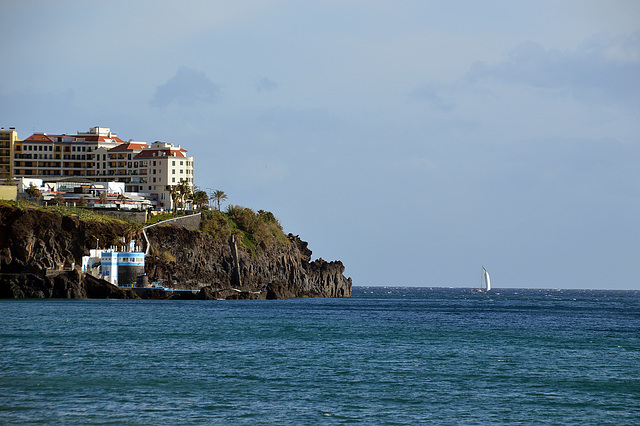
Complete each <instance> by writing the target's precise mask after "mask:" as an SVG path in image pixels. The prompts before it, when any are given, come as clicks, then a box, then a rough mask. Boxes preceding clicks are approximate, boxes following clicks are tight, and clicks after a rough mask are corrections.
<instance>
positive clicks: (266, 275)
mask: <svg viewBox="0 0 640 426" xmlns="http://www.w3.org/2000/svg"><path fill="white" fill-rule="evenodd" d="M146 233H147V236H148V239H149V242H150V250H149V255H148V256H147V257H146V260H145V261H146V268H145V269H146V270H145V272H146V273H147V275H148V277H149V281H150V282H155V281H159V282H162V283H163V284H164V285H165V286H166V287H173V288H180V289H188V290H193V292H185V293H180V294H179V295H178V293H177V292H176V293H170V292H158V291H138V292H133V291H127V290H120V289H117V288H115V287H113V286H110V285H109V284H107V283H106V282H104V281H102V280H96V279H94V278H93V277H90V276H87V275H85V274H82V273H78V272H77V269H78V267H79V265H81V262H82V256H86V255H88V254H89V250H90V249H91V248H96V247H98V246H99V247H100V248H104V247H110V246H113V245H120V244H123V238H124V240H125V241H129V240H130V239H134V238H135V239H138V240H139V241H143V240H144V238H143V235H142V230H141V229H140V228H139V227H135V226H133V225H130V224H128V223H126V222H121V221H113V220H111V221H104V222H101V221H100V222H98V221H87V220H81V219H80V218H78V217H73V216H63V215H61V214H57V213H54V212H50V211H47V210H43V209H35V208H22V209H21V208H16V207H15V206H10V205H7V204H0V297H5V298H6V297H67V298H87V297H89V298H92V297H109V298H140V297H142V298H169V297H171V298H177V297H179V298H185V297H192V298H201V299H212V298H257V299H264V298H269V299H281V298H288V297H304V296H307V297H349V296H350V295H351V279H350V278H346V277H345V276H344V275H343V273H344V266H343V264H342V263H341V262H339V261H335V262H326V261H324V260H322V259H318V260H315V261H311V251H310V250H309V249H308V248H307V243H306V242H304V241H302V240H300V238H298V237H297V236H293V235H291V234H290V235H289V236H288V242H287V243H280V244H274V245H271V246H269V247H261V248H259V249H253V250H249V249H247V248H245V247H244V246H243V245H242V244H239V243H238V242H237V241H235V239H234V238H229V239H226V238H225V239H220V238H212V237H210V236H208V235H206V234H204V233H202V232H200V231H189V230H186V229H183V228H178V227H173V226H156V227H153V228H148V229H147V231H146ZM61 269H71V271H67V272H60V270H61ZM189 295H191V296H189Z"/></svg>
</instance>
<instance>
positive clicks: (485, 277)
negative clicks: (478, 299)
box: [473, 266, 491, 293]
mask: <svg viewBox="0 0 640 426" xmlns="http://www.w3.org/2000/svg"><path fill="white" fill-rule="evenodd" d="M489 290H491V277H489V273H488V272H487V270H486V269H484V266H483V267H482V275H481V276H480V288H474V289H473V291H475V292H477V293H488V292H489Z"/></svg>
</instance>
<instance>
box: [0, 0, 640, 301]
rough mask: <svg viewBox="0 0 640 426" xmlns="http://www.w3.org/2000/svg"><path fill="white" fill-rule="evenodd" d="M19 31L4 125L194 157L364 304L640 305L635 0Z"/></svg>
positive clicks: (68, 6) (200, 14)
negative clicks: (544, 291)
mask: <svg viewBox="0 0 640 426" xmlns="http://www.w3.org/2000/svg"><path fill="white" fill-rule="evenodd" d="M0 14H1V15H2V16H3V22H2V24H0V54H1V57H2V67H0V125H1V126H3V127H5V128H7V127H16V129H17V131H18V136H19V137H20V138H22V139H24V138H27V137H28V136H30V135H31V134H32V133H34V132H47V133H52V134H56V133H57V134H60V133H67V134H73V133H76V132H78V131H87V130H88V129H89V128H90V127H94V126H101V127H109V128H111V130H112V131H113V132H115V133H117V134H118V136H119V137H120V138H122V139H123V140H129V139H133V140H136V141H146V142H148V143H151V142H154V141H157V140H160V141H166V142H173V143H174V144H176V145H178V144H179V145H181V146H182V147H184V148H186V149H187V150H188V152H189V154H190V155H193V156H194V157H195V183H196V185H197V186H198V187H199V188H202V189H205V190H207V191H210V190H214V189H219V190H222V191H224V192H225V193H226V194H227V195H228V197H229V199H228V202H229V203H231V204H234V205H242V206H245V207H250V208H253V209H254V210H259V209H262V210H268V211H271V212H273V213H274V214H275V215H276V217H278V219H279V220H280V222H281V223H282V225H283V227H284V230H285V232H290V233H293V234H294V235H300V237H301V238H302V239H303V240H305V241H308V242H309V248H310V249H311V250H312V251H313V257H314V258H323V259H325V260H328V261H331V260H341V261H342V262H343V263H344V264H345V267H346V270H345V275H346V276H349V277H351V278H352V279H353V284H354V285H357V286H434V287H436V286H437V287H448V286H452V287H477V286H478V285H479V284H480V272H481V268H482V266H483V265H484V267H486V268H487V270H488V271H489V272H490V273H491V277H492V284H493V286H494V287H495V288H499V287H504V288H513V287H530V288H586V289H640V270H639V269H638V267H637V265H638V263H639V262H638V260H639V255H640V227H639V219H640V2H638V1H636V0H629V1H626V0H612V1H607V2H603V1H600V0H598V1H594V0H575V1H573V0H552V1H551V0H534V1H528V0H520V1H504V0H501V1H493V0H486V1H482V2H478V1H471V0H448V1H444V0H443V1H431V0H395V1H380V0H367V1H364V0H362V1H361V0H340V1H338V0H324V1H314V0H309V1H295V0H259V1H252V0H246V1H238V0H234V1H218V0H205V1H190V0H185V1H184V2H175V1H164V0H152V1H136V0H126V1H118V0H116V1H109V2H93V1H78V0H59V1H55V2H51V1H41V0H38V1H34V0H22V1H19V2H9V1H0Z"/></svg>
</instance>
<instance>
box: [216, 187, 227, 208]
mask: <svg viewBox="0 0 640 426" xmlns="http://www.w3.org/2000/svg"><path fill="white" fill-rule="evenodd" d="M227 198H229V197H227V194H225V193H224V191H220V190H219V189H216V190H215V191H214V192H213V199H214V200H215V201H216V202H217V203H218V211H220V202H221V201H224V200H226V199H227Z"/></svg>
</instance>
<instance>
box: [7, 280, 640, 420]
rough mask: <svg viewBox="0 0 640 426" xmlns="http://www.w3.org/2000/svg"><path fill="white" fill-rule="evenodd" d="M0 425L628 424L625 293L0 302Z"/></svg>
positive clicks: (638, 307)
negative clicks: (255, 299) (256, 299)
mask: <svg viewBox="0 0 640 426" xmlns="http://www.w3.org/2000/svg"><path fill="white" fill-rule="evenodd" d="M0 315H1V316H0V424H25V423H26V424H34V423H44V424H65V425H66V424H149V425H151V424H153V425H156V424H221V423H229V424H252V425H253V424H294V425H299V424H342V423H361V424H396V425H403V424H451V425H457V424H461V425H483V424H527V425H529V424H575V425H578V424H579V425H585V424H592V425H606V424H616V425H620V424H628V425H637V424H640V291H596V290H593V291H588V290H526V289H498V290H493V291H492V292H491V293H489V294H476V293H472V292H471V290H470V289H461V288H451V289H449V288H400V287H355V288H354V290H353V297H351V298H345V299H290V300H273V301H272V300H267V301H252V300H241V301H231V300H228V301H227V300H224V301H161V300H0Z"/></svg>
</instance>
